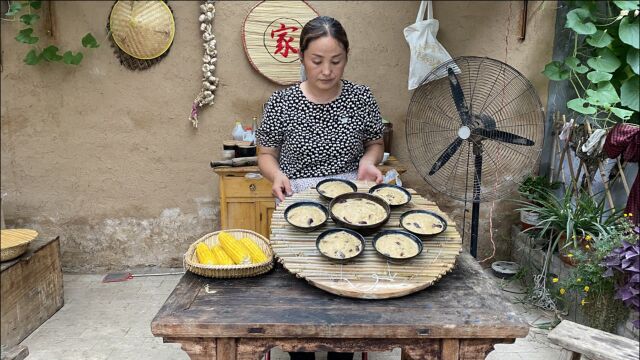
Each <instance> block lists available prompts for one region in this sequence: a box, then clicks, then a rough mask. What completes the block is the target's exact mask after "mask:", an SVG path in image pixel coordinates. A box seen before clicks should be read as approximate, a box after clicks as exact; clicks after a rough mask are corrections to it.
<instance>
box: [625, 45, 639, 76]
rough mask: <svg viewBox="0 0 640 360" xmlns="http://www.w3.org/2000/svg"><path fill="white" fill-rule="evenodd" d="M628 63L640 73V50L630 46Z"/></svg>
mask: <svg viewBox="0 0 640 360" xmlns="http://www.w3.org/2000/svg"><path fill="white" fill-rule="evenodd" d="M627 64H629V66H631V70H633V72H634V73H636V74H638V75H640V50H638V49H634V48H630V49H629V52H628V53H627Z"/></svg>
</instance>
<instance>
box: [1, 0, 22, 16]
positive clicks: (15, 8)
mask: <svg viewBox="0 0 640 360" xmlns="http://www.w3.org/2000/svg"><path fill="white" fill-rule="evenodd" d="M20 10H22V3H21V2H19V1H14V2H12V3H11V6H9V11H7V13H6V14H5V15H6V16H15V14H17V13H18V12H20Z"/></svg>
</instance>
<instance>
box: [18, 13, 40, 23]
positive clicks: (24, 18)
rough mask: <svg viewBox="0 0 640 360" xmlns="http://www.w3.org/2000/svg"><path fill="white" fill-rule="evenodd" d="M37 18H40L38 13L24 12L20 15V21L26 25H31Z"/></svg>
mask: <svg viewBox="0 0 640 360" xmlns="http://www.w3.org/2000/svg"><path fill="white" fill-rule="evenodd" d="M38 19H40V15H38V14H25V15H22V16H20V21H21V22H23V23H24V24H26V25H33V23H34V22H36V21H37V20H38Z"/></svg>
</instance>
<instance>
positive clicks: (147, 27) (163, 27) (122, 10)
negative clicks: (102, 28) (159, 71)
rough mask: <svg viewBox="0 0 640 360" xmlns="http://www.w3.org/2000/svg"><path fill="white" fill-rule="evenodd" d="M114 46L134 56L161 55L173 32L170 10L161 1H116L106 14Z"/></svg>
mask: <svg viewBox="0 0 640 360" xmlns="http://www.w3.org/2000/svg"><path fill="white" fill-rule="evenodd" d="M109 28H110V30H111V35H112V37H113V40H114V41H115V43H116V45H117V46H118V47H119V48H120V49H121V50H122V51H124V52H125V53H126V54H128V55H130V56H132V57H134V58H136V59H143V60H147V59H154V58H157V57H159V56H161V55H162V54H164V53H165V52H166V51H167V50H168V49H169V47H170V46H171V43H172V42H173V37H174V35H175V32H176V27H175V22H174V19H173V14H172V12H171V9H169V7H168V6H167V4H165V2H164V1H159V0H156V1H118V2H116V3H115V5H114V6H113V8H112V10H111V15H110V16H109Z"/></svg>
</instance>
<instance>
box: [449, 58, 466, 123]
mask: <svg viewBox="0 0 640 360" xmlns="http://www.w3.org/2000/svg"><path fill="white" fill-rule="evenodd" d="M447 73H448V75H449V86H450V87H451V96H452V97H453V102H454V103H455V104H456V110H458V114H459V115H460V120H461V121H462V125H464V126H469V124H470V123H471V120H470V119H469V108H467V104H466V103H465V101H464V93H463V92H462V87H460V82H458V77H457V76H456V74H455V73H454V72H453V69H452V68H448V69H447Z"/></svg>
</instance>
